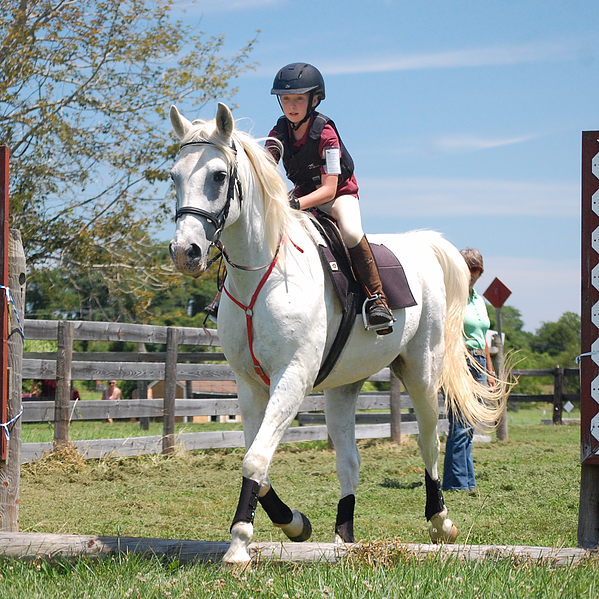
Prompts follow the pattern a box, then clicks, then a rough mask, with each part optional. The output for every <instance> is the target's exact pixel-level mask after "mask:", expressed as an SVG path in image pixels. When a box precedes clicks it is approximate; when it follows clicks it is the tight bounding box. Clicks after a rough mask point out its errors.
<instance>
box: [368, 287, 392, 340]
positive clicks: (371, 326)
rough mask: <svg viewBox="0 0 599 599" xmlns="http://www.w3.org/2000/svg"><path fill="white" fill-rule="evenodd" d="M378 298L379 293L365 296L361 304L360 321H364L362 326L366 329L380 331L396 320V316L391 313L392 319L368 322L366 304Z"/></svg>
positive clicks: (388, 327)
mask: <svg viewBox="0 0 599 599" xmlns="http://www.w3.org/2000/svg"><path fill="white" fill-rule="evenodd" d="M380 299H381V295H380V294H379V293H375V294H374V295H372V296H371V297H367V298H366V299H365V300H364V303H363V304H362V321H363V322H364V328H365V329H366V330H367V331H382V330H383V329H390V328H391V327H392V326H393V325H394V324H395V322H396V318H395V317H394V316H393V313H391V318H392V320H391V321H389V322H381V323H380V324H370V323H369V322H368V306H369V305H370V304H373V303H374V302H376V301H377V300H380ZM389 332H390V331H389Z"/></svg>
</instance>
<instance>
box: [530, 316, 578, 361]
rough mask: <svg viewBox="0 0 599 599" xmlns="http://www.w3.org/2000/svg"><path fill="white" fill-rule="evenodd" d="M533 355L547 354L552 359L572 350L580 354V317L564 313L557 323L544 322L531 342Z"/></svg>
mask: <svg viewBox="0 0 599 599" xmlns="http://www.w3.org/2000/svg"><path fill="white" fill-rule="evenodd" d="M531 349H532V350H533V351H534V352H535V353H547V354H549V355H550V356H552V357H556V356H559V355H560V354H563V353H568V351H569V350H573V351H574V353H575V355H578V354H579V353H580V316H579V315H578V314H575V313H574V312H565V313H564V314H562V316H561V317H560V318H559V320H558V321H557V322H544V323H543V324H542V325H541V327H540V328H539V329H538V330H537V332H536V334H535V337H534V339H533V340H532V342H531Z"/></svg>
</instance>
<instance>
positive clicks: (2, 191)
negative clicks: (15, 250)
mask: <svg viewBox="0 0 599 599" xmlns="http://www.w3.org/2000/svg"><path fill="white" fill-rule="evenodd" d="M9 162H10V150H9V149H8V147H7V146H0V285H2V286H3V287H9V283H8V239H9V235H8V206H9V202H8V190H9V176H10V174H9ZM0 291H2V295H5V290H4V289H1V290H0ZM10 310H11V307H10V306H9V305H8V301H7V300H5V301H4V302H3V303H2V308H1V309H0V422H7V421H8V420H7V418H8V393H9V390H8V331H9V327H10ZM7 448H8V445H7V442H6V438H5V437H4V435H2V437H0V460H6V455H7Z"/></svg>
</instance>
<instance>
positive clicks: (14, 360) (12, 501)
mask: <svg viewBox="0 0 599 599" xmlns="http://www.w3.org/2000/svg"><path fill="white" fill-rule="evenodd" d="M8 254H9V273H8V281H9V287H10V292H11V296H12V298H13V301H14V308H15V309H16V312H17V314H16V315H15V314H14V312H13V307H12V306H9V309H10V310H11V312H12V314H11V320H12V324H11V331H10V334H9V336H8V370H9V375H10V376H9V396H8V421H10V420H12V419H14V418H16V420H15V421H14V422H13V424H12V425H11V426H10V428H9V431H8V432H9V434H10V439H9V440H8V444H7V445H8V453H7V460H6V461H5V462H0V530H2V531H4V532H17V531H18V530H19V494H20V489H19V483H20V478H21V419H20V417H19V414H20V413H21V385H22V379H21V372H22V370H21V368H22V364H23V334H22V332H23V331H22V328H21V326H22V323H23V320H24V312H25V309H24V308H25V282H26V275H25V253H24V252H23V243H22V242H21V234H20V233H19V231H17V230H16V229H11V230H10V243H9V248H8ZM17 315H18V319H17ZM19 320H20V321H21V322H20V323H19ZM0 434H2V435H3V436H6V435H5V433H4V431H0Z"/></svg>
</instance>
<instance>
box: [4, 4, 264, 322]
mask: <svg viewBox="0 0 599 599" xmlns="http://www.w3.org/2000/svg"><path fill="white" fill-rule="evenodd" d="M172 8H173V1H172V0H155V1H152V2H147V1H146V0H0V140H1V143H3V144H5V145H7V146H8V147H9V148H10V150H11V184H10V200H11V205H10V216H11V226H13V227H16V228H18V229H20V231H21V235H22V237H23V243H24V247H25V253H26V257H27V262H28V266H29V269H30V280H31V282H35V283H36V284H37V285H38V287H40V288H42V287H44V286H45V287H46V288H49V287H51V286H52V285H53V284H56V283H57V281H59V280H60V281H61V282H60V284H61V285H69V286H71V287H72V289H73V290H74V292H75V293H76V294H77V296H78V302H79V304H88V305H93V304H96V305H100V304H103V303H104V298H99V297H97V295H96V296H94V295H93V294H91V291H90V290H91V289H97V283H98V282H101V283H103V285H104V293H105V294H106V295H107V297H109V298H110V299H111V301H112V302H113V303H116V304H118V305H119V317H120V318H126V319H132V320H143V319H147V318H148V314H147V308H148V306H150V305H151V301H152V297H151V296H152V294H153V293H154V292H155V290H156V289H164V288H166V287H168V286H169V281H171V282H172V279H173V277H174V276H175V275H174V273H173V270H172V268H170V265H168V262H165V261H164V260H162V258H161V256H160V253H161V252H162V251H163V250H162V249H161V248H159V247H157V244H156V241H155V239H154V232H155V231H156V230H157V227H159V226H160V224H161V223H162V222H164V220H165V218H167V216H168V212H169V210H167V204H166V202H165V199H164V196H165V185H164V183H163V182H164V181H165V180H166V179H167V166H168V164H169V163H171V162H172V159H173V157H174V155H175V153H176V150H177V144H176V143H174V141H173V140H172V138H169V137H168V135H169V133H168V131H169V130H170V127H168V126H167V124H166V113H165V110H167V109H168V107H169V105H170V104H172V103H178V104H181V103H185V102H186V103H187V106H188V107H189V108H193V107H196V108H197V107H201V106H202V105H204V104H205V103H206V102H208V101H210V100H212V99H215V98H218V99H227V98H230V97H231V96H232V95H233V94H234V93H235V89H234V88H232V87H231V83H232V81H233V80H234V79H235V77H236V76H237V75H239V73H241V72H243V71H244V70H245V69H247V68H250V67H251V65H249V64H248V57H249V53H250V51H251V49H252V46H253V44H254V43H255V39H254V40H251V41H249V42H248V43H247V44H246V45H245V46H244V47H242V48H241V49H240V50H239V51H237V52H236V53H233V54H232V55H231V56H230V57H229V56H228V55H226V54H225V52H224V37H223V36H217V37H210V36H207V35H206V34H205V33H203V32H201V31H197V30H195V28H194V27H190V26H188V25H184V24H183V23H181V22H175V21H174V20H173V18H172ZM56 269H59V270H60V274H59V273H57V271H56ZM50 272H51V273H52V274H51V276H50V275H49V273H50ZM44 278H47V279H48V280H46V281H45V282H43V279H44Z"/></svg>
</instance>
